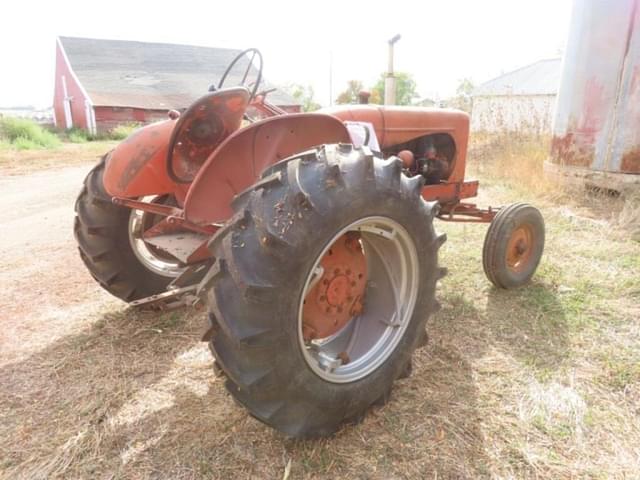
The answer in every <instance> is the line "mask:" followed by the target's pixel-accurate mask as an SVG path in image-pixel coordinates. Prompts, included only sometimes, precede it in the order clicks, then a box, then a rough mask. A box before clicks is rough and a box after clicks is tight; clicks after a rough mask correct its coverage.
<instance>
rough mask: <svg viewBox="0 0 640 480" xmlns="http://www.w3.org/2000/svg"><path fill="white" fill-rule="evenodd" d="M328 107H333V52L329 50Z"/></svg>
mask: <svg viewBox="0 0 640 480" xmlns="http://www.w3.org/2000/svg"><path fill="white" fill-rule="evenodd" d="M329 106H333V50H329Z"/></svg>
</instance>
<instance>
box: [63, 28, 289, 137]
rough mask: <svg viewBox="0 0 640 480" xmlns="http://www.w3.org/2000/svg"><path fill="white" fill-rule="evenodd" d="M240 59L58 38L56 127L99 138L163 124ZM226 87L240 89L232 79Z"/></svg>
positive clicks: (282, 97) (279, 97) (210, 51)
mask: <svg viewBox="0 0 640 480" xmlns="http://www.w3.org/2000/svg"><path fill="white" fill-rule="evenodd" d="M239 53H240V50H235V49H228V48H210V47H194V46H190V45H173V44H167V43H148V42H130V41H122V40H99V39H94V38H74V37H58V39H57V44H56V76H55V91H54V99H53V109H54V120H55V124H56V126H57V127H59V128H72V127H76V128H82V129H84V130H87V131H89V132H91V133H102V132H106V131H109V130H111V129H112V128H114V127H115V126H117V125H119V124H122V123H150V122H154V121H157V120H163V119H165V118H167V112H168V111H169V110H172V109H174V110H180V109H183V108H186V107H188V106H189V105H190V104H191V103H192V102H193V101H194V100H196V99H197V98H199V97H201V96H202V95H204V94H205V93H207V89H208V88H209V85H211V84H212V83H214V84H217V82H218V80H219V79H220V77H221V76H222V73H223V72H224V70H225V69H226V68H227V66H228V65H229V64H230V63H231V61H232V60H233V59H234V58H235V57H236V55H238V54H239ZM245 65H246V63H245ZM234 71H235V72H234V73H235V75H237V76H238V75H241V74H242V73H244V69H243V68H242V66H241V65H238V66H237V68H234ZM253 78H255V77H253ZM228 82H229V83H228V85H237V84H239V83H240V81H239V78H234V77H233V76H231V78H229V79H228ZM264 88H268V87H267V84H264ZM269 101H271V102H272V103H274V104H276V105H278V106H279V107H281V108H283V109H284V110H287V111H289V112H299V111H300V110H301V106H300V103H299V102H297V101H296V100H294V99H293V98H292V97H291V96H290V95H288V94H286V93H284V92H281V91H279V90H276V91H275V92H273V93H270V94H269Z"/></svg>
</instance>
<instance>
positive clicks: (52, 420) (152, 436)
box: [0, 139, 640, 479]
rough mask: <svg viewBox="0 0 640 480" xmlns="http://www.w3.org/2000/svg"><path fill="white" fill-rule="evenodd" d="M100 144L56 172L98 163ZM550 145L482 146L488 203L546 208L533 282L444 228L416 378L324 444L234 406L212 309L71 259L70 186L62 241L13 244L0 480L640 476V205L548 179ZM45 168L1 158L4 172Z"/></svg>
mask: <svg viewBox="0 0 640 480" xmlns="http://www.w3.org/2000/svg"><path fill="white" fill-rule="evenodd" d="M89 148H94V147H93V146H91V144H84V145H78V146H74V148H73V149H69V150H64V152H66V153H67V154H68V155H69V156H72V157H73V158H67V159H66V160H64V159H60V158H57V157H55V158H54V157H51V158H47V159H46V160H45V165H46V166H48V165H52V164H54V163H56V162H58V161H62V162H65V163H71V164H74V163H76V161H77V160H79V159H87V158H91V157H95V156H97V153H96V152H93V151H87V150H83V149H89ZM76 149H78V151H76ZM546 151H547V150H546V144H545V142H544V141H540V140H535V139H534V140H532V139H511V140H509V141H505V140H496V139H482V141H478V142H476V144H475V145H473V148H472V150H471V154H470V167H469V168H470V172H471V175H472V176H476V177H478V178H480V180H481V182H482V187H481V189H482V195H481V197H480V198H479V200H478V203H480V204H482V205H488V204H491V205H500V204H503V203H507V202H512V201H529V202H531V203H534V204H535V205H537V206H538V207H539V208H540V209H541V210H542V212H543V215H544V217H545V220H546V225H547V246H546V250H545V254H544V256H543V260H542V263H541V265H540V268H539V270H538V273H537V275H536V276H535V277H534V280H533V283H532V284H531V285H529V286H528V287H526V288H521V289H518V290H514V291H502V290H497V289H495V288H493V287H492V286H491V285H490V283H489V282H488V281H487V280H486V278H485V277H484V274H483V272H482V263H481V251H482V241H483V236H484V232H485V229H486V227H485V226H483V225H464V224H447V223H443V222H438V225H437V228H438V229H439V230H441V231H446V232H447V234H448V237H449V240H448V242H447V243H446V244H445V246H444V248H443V249H442V250H441V252H442V257H441V263H442V264H443V265H445V266H447V267H448V268H449V275H448V276H447V277H446V278H445V279H444V280H443V281H442V282H441V285H440V286H439V291H438V297H439V299H440V301H441V303H442V306H443V308H442V310H441V311H440V312H439V313H437V314H436V315H435V316H434V317H433V318H431V320H430V327H429V334H430V342H429V344H428V346H427V347H426V348H424V349H422V350H420V351H419V352H418V353H416V355H415V361H414V370H413V374H412V375H411V377H410V378H408V379H405V380H401V381H399V382H397V384H396V388H395V389H394V392H393V396H392V399H391V401H390V402H389V403H388V404H386V405H385V406H383V407H377V408H374V409H372V410H371V411H370V412H369V413H368V415H367V416H366V418H365V419H364V421H363V422H362V423H360V424H358V425H354V426H345V427H344V428H343V429H342V430H341V431H340V432H339V433H338V434H337V435H335V436H334V437H332V438H327V439H323V440H317V441H294V440H289V439H286V438H284V437H283V436H281V435H280V434H278V433H276V432H274V431H272V430H270V429H268V428H267V427H265V426H263V425H262V424H261V423H259V422H257V421H256V420H254V419H253V418H251V417H250V416H248V415H247V413H246V412H245V411H244V410H243V409H241V408H239V407H237V406H236V405H235V404H234V403H233V401H232V400H231V398H230V397H229V396H228V395H227V394H226V393H225V390H224V387H223V382H222V379H219V378H216V377H215V376H214V374H213V370H212V368H211V367H212V365H211V364H212V361H211V358H210V355H209V352H208V350H207V348H206V345H205V344H203V343H201V342H199V337H200V335H201V333H202V331H203V325H204V318H203V313H202V311H196V310H193V309H183V310H178V311H173V312H166V313H155V312H142V311H138V310H134V309H130V308H128V307H127V306H126V305H124V304H122V303H120V302H118V301H117V300H113V299H111V298H109V296H108V295H107V294H105V293H103V292H102V291H101V290H100V289H99V288H98V287H96V286H95V285H94V283H93V281H92V280H91V278H90V276H89V275H88V274H87V273H86V272H85V271H84V267H83V265H82V264H81V262H80V260H79V259H78V258H77V255H76V253H75V246H74V242H73V238H72V235H71V224H72V215H73V213H72V212H73V210H72V208H73V207H72V205H73V193H64V194H62V193H61V194H60V195H59V197H60V200H59V201H60V202H61V203H60V208H61V210H60V213H59V215H60V221H59V222H57V223H56V225H58V224H60V222H62V223H61V227H60V229H59V233H56V232H58V230H57V229H56V228H57V227H56V228H53V227H52V228H51V229H50V231H51V234H50V235H51V239H44V240H43V239H40V241H29V239H28V236H27V235H25V237H26V238H25V239H23V240H24V241H23V240H21V241H20V243H17V242H16V243H15V244H10V245H9V247H6V248H3V249H1V250H4V251H3V252H2V253H0V280H2V283H3V290H4V295H3V297H2V299H0V312H2V313H0V318H1V320H0V322H1V323H0V325H1V326H2V331H3V333H2V335H1V336H0V476H2V477H3V478H8V479H9V478H11V479H14V478H29V479H30V478H90V479H94V478H100V479H110V478H127V479H139V478H171V479H196V478H220V479H229V478H235V479H243V478H256V479H263V478H265V479H266V478H268V479H271V478H275V479H282V478H289V479H299V478H303V479H311V478H314V479H315V478H326V479H334V478H353V479H421V478H428V479H458V478H548V479H572V478H594V479H609V478H616V479H625V478H629V479H631V478H640V473H639V472H640V322H639V320H640V243H638V241H636V240H633V239H632V238H631V237H632V233H633V231H634V229H636V228H637V226H638V205H640V204H638V203H634V202H633V201H632V200H627V201H625V200H623V199H611V198H609V197H606V196H604V195H598V194H593V193H585V192H582V191H575V190H566V189H559V188H558V187H557V186H553V185H549V184H547V183H546V182H545V180H544V178H543V176H542V160H543V159H544V157H545V154H546ZM34 153H35V152H26V153H25V155H27V154H28V155H32V154H34ZM39 154H40V155H41V156H42V154H43V152H39ZM58 154H59V152H56V153H55V154H54V155H58ZM60 154H61V155H62V153H60ZM16 155H17V154H16ZM47 155H48V154H47ZM33 158H36V157H33ZM34 163H35V160H33V159H32V160H30V161H28V162H27V163H23V164H22V167H21V166H20V165H21V160H20V158H17V157H12V158H11V159H10V160H6V159H4V160H3V159H2V157H1V156H0V174H1V175H6V174H7V173H9V174H14V173H18V172H19V173H25V171H29V170H32V169H33V168H36V167H33V164H34ZM27 164H28V165H32V166H31V167H27V166H25V165H27ZM21 168H22V170H21ZM80 168H81V169H83V170H86V169H88V168H89V163H86V167H80ZM65 171H67V170H65ZM68 172H69V173H68V175H72V174H73V179H74V182H75V178H76V177H78V178H80V179H81V177H82V175H81V174H80V173H82V172H80V171H79V170H68ZM74 172H77V173H74ZM24 177H25V179H27V180H28V179H30V178H34V177H32V176H29V175H24ZM27 180H25V181H27ZM2 188H4V187H2ZM74 188H75V184H74ZM1 191H2V190H1V189H0V192H1ZM73 191H74V190H73V189H71V192H73ZM2 196H3V197H4V194H3V195H2ZM0 198H1V197H0ZM56 198H58V197H56ZM10 221H11V222H17V221H19V220H18V219H15V218H14V219H11V220H10ZM34 221H35V220H34ZM4 222H5V220H3V221H2V222H0V223H4ZM6 222H9V220H6ZM12 225H14V224H9V223H7V226H8V227H11V226H12ZM2 235H3V236H5V237H6V238H9V237H7V236H12V235H18V233H17V232H15V231H13V229H11V228H7V229H4V231H3V233H2ZM6 238H5V241H8V240H6ZM16 252H20V254H17V253H16ZM9 254H11V256H10V255H9ZM16 256H17V257H18V258H16Z"/></svg>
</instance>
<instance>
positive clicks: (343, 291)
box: [302, 232, 367, 340]
mask: <svg viewBox="0 0 640 480" xmlns="http://www.w3.org/2000/svg"><path fill="white" fill-rule="evenodd" d="M359 240H360V234H359V233H357V232H349V233H347V234H345V235H343V236H341V237H340V238H338V240H336V242H335V243H334V244H333V245H332V246H331V248H330V249H329V250H328V251H327V253H326V254H325V256H324V257H322V259H321V260H320V268H321V269H322V274H321V275H320V276H319V277H318V278H317V281H316V283H315V285H314V286H313V288H312V289H311V290H310V291H309V293H308V294H307V296H306V298H305V300H304V307H303V310H302V318H303V324H302V329H303V335H304V339H305V340H313V339H316V338H326V337H329V336H331V335H333V334H334V333H336V332H337V331H339V330H340V329H341V328H342V327H344V326H345V325H346V324H347V323H348V322H349V320H351V319H352V318H353V317H354V316H355V315H358V314H359V313H360V312H361V311H362V309H363V301H364V292H365V287H366V283H367V260H366V258H365V255H364V252H363V250H362V246H361V244H360V241H359Z"/></svg>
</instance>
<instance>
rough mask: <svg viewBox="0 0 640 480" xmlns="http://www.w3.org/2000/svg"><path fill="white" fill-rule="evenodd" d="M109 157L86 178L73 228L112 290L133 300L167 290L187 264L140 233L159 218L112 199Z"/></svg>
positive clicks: (86, 257)
mask: <svg viewBox="0 0 640 480" xmlns="http://www.w3.org/2000/svg"><path fill="white" fill-rule="evenodd" d="M106 157H107V156H105V157H103V158H102V160H101V161H100V163H98V165H96V166H95V167H94V168H93V169H92V170H91V171H90V172H89V174H88V175H87V177H86V178H85V180H84V186H83V188H82V191H81V192H80V195H78V198H77V200H76V205H75V211H76V217H75V223H74V228H73V232H74V235H75V238H76V241H77V242H78V249H79V251H80V257H81V258H82V261H83V262H84V264H85V265H86V266H87V268H88V269H89V272H90V273H91V275H92V276H93V278H95V279H96V281H97V282H98V283H99V284H100V285H101V286H102V287H103V288H104V289H105V290H107V291H108V292H109V293H111V294H112V295H114V296H116V297H118V298H120V299H122V300H124V301H126V302H131V301H133V300H138V299H140V298H144V297H148V296H150V295H155V294H158V293H162V292H164V291H165V289H166V287H167V285H168V284H169V283H170V282H171V281H172V280H173V279H174V278H176V277H177V276H178V275H179V273H180V272H181V271H182V267H181V266H180V264H179V262H177V261H176V260H174V259H172V258H169V257H168V256H167V255H165V254H163V253H162V252H160V251H157V250H154V249H153V248H152V247H150V246H147V245H146V244H144V242H143V241H142V239H141V238H140V233H141V231H143V230H144V228H148V227H149V225H146V226H145V224H148V223H149V222H152V223H153V222H155V221H157V219H153V218H150V217H145V214H143V213H142V212H139V211H137V210H131V209H129V208H125V207H121V206H117V205H114V204H113V203H112V202H111V199H110V197H109V195H108V194H107V193H106V191H105V190H104V186H103V182H102V176H103V173H104V168H105V163H106Z"/></svg>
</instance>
